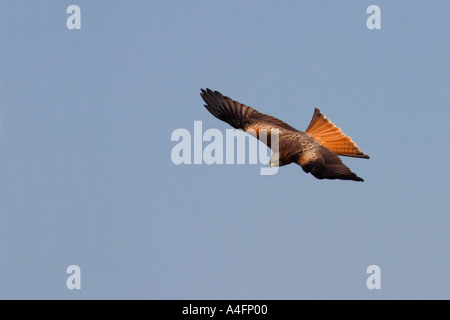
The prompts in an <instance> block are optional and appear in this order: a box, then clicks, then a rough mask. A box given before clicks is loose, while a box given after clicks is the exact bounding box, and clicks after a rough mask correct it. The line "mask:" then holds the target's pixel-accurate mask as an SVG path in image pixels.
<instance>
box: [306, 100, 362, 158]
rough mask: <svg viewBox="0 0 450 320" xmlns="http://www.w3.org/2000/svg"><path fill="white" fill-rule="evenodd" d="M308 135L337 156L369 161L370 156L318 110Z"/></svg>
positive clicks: (307, 131)
mask: <svg viewBox="0 0 450 320" xmlns="http://www.w3.org/2000/svg"><path fill="white" fill-rule="evenodd" d="M306 133H307V134H309V135H310V136H311V137H312V138H313V139H314V140H316V141H317V142H319V143H320V144H321V145H322V146H324V147H325V148H327V149H328V150H330V151H332V152H334V153H335V154H338V155H340V156H348V157H357V158H365V159H369V156H368V155H367V154H365V153H364V152H363V151H361V149H359V147H358V146H357V145H356V144H355V143H354V142H353V140H352V139H351V138H350V137H349V136H346V135H345V134H344V133H343V132H342V130H341V129H339V128H338V127H337V126H335V125H334V124H333V123H332V122H331V121H330V120H328V119H327V117H325V115H324V114H323V113H322V112H320V110H319V109H317V108H316V109H315V110H314V115H313V118H312V120H311V123H310V124H309V127H308V129H306Z"/></svg>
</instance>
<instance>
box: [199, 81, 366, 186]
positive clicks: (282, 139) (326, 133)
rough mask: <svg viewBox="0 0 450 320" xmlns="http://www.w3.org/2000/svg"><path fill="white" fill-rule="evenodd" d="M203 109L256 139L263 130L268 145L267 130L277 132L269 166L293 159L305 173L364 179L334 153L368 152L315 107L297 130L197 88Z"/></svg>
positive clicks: (363, 155)
mask: <svg viewBox="0 0 450 320" xmlns="http://www.w3.org/2000/svg"><path fill="white" fill-rule="evenodd" d="M200 95H201V97H202V98H203V100H204V101H205V102H206V104H205V107H206V109H207V110H208V111H209V112H211V114H212V115H214V116H215V117H216V118H218V119H220V120H222V121H225V122H227V123H228V124H230V125H231V126H232V127H234V128H236V129H241V130H244V131H246V132H248V133H251V134H252V135H255V136H256V138H258V139H260V135H259V133H260V131H261V130H264V131H265V132H266V133H267V139H263V140H265V141H263V142H264V143H266V144H267V145H268V147H269V148H270V147H271V139H270V138H269V137H270V134H271V132H275V130H276V132H277V135H278V140H277V141H278V150H274V152H275V151H277V154H276V156H277V157H275V158H273V159H276V160H274V161H272V160H271V166H284V165H287V164H290V163H297V164H298V165H300V166H301V167H302V169H303V171H305V172H307V173H311V174H312V175H313V176H314V177H316V178H317V179H341V180H354V181H364V180H363V179H362V178H360V177H358V176H357V175H356V174H355V173H353V172H352V171H351V170H350V169H349V168H348V167H347V166H346V165H345V164H344V163H343V162H342V161H341V159H340V158H339V157H338V155H341V156H349V157H358V158H365V159H369V156H368V155H367V154H365V153H364V152H362V151H361V149H360V148H359V147H358V146H357V145H356V144H355V143H354V142H353V140H352V139H351V138H350V137H348V136H346V135H345V134H344V133H343V132H342V131H341V129H339V128H338V127H337V126H335V125H334V124H333V123H332V122H331V121H330V120H328V119H327V118H326V117H325V115H323V114H322V113H321V112H320V110H319V109H317V108H316V109H315V110H314V115H313V118H312V120H311V123H310V125H309V126H308V129H306V131H305V132H302V131H299V130H297V129H295V128H293V127H291V126H290V125H288V124H287V123H285V122H283V121H281V120H279V119H277V118H274V117H272V116H269V115H267V114H264V113H261V112H259V111H256V110H255V109H253V108H251V107H248V106H246V105H244V104H242V103H239V102H237V101H234V100H233V99H231V98H229V97H226V96H223V95H222V94H221V93H220V92H218V91H212V90H210V89H206V90H204V89H201V93H200Z"/></svg>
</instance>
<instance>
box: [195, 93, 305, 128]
mask: <svg viewBox="0 0 450 320" xmlns="http://www.w3.org/2000/svg"><path fill="white" fill-rule="evenodd" d="M201 91H202V92H201V93H200V95H201V97H202V98H203V100H204V101H205V102H206V104H205V108H206V109H208V111H209V112H211V113H212V115H213V116H215V117H216V118H218V119H220V120H222V121H225V122H226V123H228V124H230V125H231V126H232V127H233V128H236V129H242V130H244V131H248V130H250V129H253V130H255V131H256V133H257V134H258V132H259V130H260V129H265V130H267V132H270V131H271V130H274V129H278V130H289V131H298V130H297V129H295V128H293V127H291V126H290V125H288V124H287V123H285V122H283V121H281V120H279V119H277V118H275V117H272V116H269V115H267V114H264V113H261V112H259V111H256V110H255V109H253V108H251V107H249V106H246V105H245V104H242V103H239V102H237V101H234V100H233V99H231V98H228V97H226V96H223V95H222V94H221V93H220V92H218V91H212V90H210V89H206V90H204V89H201Z"/></svg>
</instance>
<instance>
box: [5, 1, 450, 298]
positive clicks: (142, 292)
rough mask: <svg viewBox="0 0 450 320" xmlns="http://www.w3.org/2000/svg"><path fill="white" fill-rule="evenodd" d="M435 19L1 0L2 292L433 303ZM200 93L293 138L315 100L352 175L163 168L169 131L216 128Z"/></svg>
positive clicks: (445, 255) (439, 132)
mask: <svg viewBox="0 0 450 320" xmlns="http://www.w3.org/2000/svg"><path fill="white" fill-rule="evenodd" d="M71 4H77V5H79V6H80V8H81V30H68V29H67V27H66V20H67V18H68V17H69V14H67V13H66V9H67V7H68V6H69V5H71ZM372 4H376V5H378V6H380V8H381V30H369V29H368V28H367V27H366V20H367V18H368V17H369V14H367V13H366V9H367V7H368V6H369V5H372ZM449 12H450V2H449V1H433V2H432V3H430V2H427V1H407V2H400V1H381V0H377V1H360V0H358V1H261V0H257V1H256V0H250V1H234V0H226V1H194V0H193V1H157V0H155V1H114V2H111V1H82V0H76V1H47V0H46V1H44V0H41V1H6V0H4V1H1V3H0V43H1V49H0V61H1V62H0V106H1V108H0V221H1V223H0V298H1V299H18V298H25V299H32V298H33V299H35V298H36V299H80V298H84V299H100V298H101V299H132V298H133V299H306V298H319V299H328V298H331V299H334V298H336V299H394V298H399V299H400V298H401V299H420V298H426V299H431V298H437V299H444V298H445V299H449V298H450V253H449V245H450V233H449V225H450V213H449V211H450V210H449V209H450V206H449V204H450V202H449V191H450V188H449V186H450V183H449V181H450V176H449V168H448V164H449V158H450V151H449V127H448V125H449V115H450V111H449V110H450V109H449V101H450V90H449V83H450V81H449V80H450V79H449V78H450V77H449V75H450V62H449V61H450V59H449V57H450V44H449V31H450V27H449V21H448V18H449ZM205 87H208V88H211V89H214V90H219V91H221V92H222V93H223V94H225V95H228V96H230V97H232V98H234V99H235V100H238V101H240V102H243V103H245V104H247V105H250V106H252V107H255V108H256V109H258V110H259V111H261V112H264V113H268V114H271V115H273V116H275V117H278V118H280V119H282V120H285V121H286V122H288V123H289V124H291V125H292V126H294V127H296V128H298V129H300V130H304V129H306V127H307V125H308V124H309V121H310V119H311V117H312V114H313V110H314V107H318V108H320V109H321V110H322V112H323V113H324V114H325V115H326V116H327V117H328V118H329V119H331V120H332V121H333V122H334V123H335V124H337V125H338V126H340V127H341V128H342V129H343V130H344V132H345V133H347V134H349V135H350V136H351V137H352V138H353V140H354V141H355V142H356V143H357V144H358V145H359V146H360V147H361V149H362V150H364V151H365V152H366V153H368V154H369V155H370V156H371V159H370V160H364V159H353V158H345V157H344V158H343V161H344V162H345V163H346V164H347V165H348V166H349V167H350V168H351V169H352V171H354V172H355V173H357V174H358V175H359V176H361V177H362V178H364V179H365V182H363V183H358V182H352V181H331V180H328V181H320V180H316V179H315V178H314V177H313V176H312V175H310V174H305V173H304V172H303V171H302V169H301V168H300V167H299V166H296V165H290V166H287V167H283V168H280V170H279V172H278V174H276V175H274V176H261V175H260V174H259V170H260V167H261V165H260V164H257V165H210V166H209V165H205V164H203V165H180V166H176V165H174V164H173V163H172V161H171V157H170V155H171V150H172V148H173V147H174V146H175V145H176V142H172V141H171V139H170V137H171V134H172V132H173V130H175V129H177V128H186V129H188V130H190V131H192V130H193V124H194V121H195V120H202V121H203V128H204V129H207V128H218V129H220V130H221V131H223V132H225V129H228V128H230V127H229V126H228V125H227V124H226V123H223V122H221V121H219V120H218V119H216V118H214V117H213V116H212V115H211V114H210V113H209V112H207V110H206V109H205V108H204V107H203V101H202V100H201V98H200V95H199V92H200V88H205ZM72 264H75V265H78V266H80V268H81V286H82V288H81V290H68V289H67V287H66V279H67V277H68V276H69V275H68V274H66V268H67V267H68V266H69V265H72ZM372 264H375V265H378V266H379V267H380V268H381V290H368V289H367V287H366V279H367V278H368V276H369V275H368V274H366V268H367V267H368V266H369V265H372Z"/></svg>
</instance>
